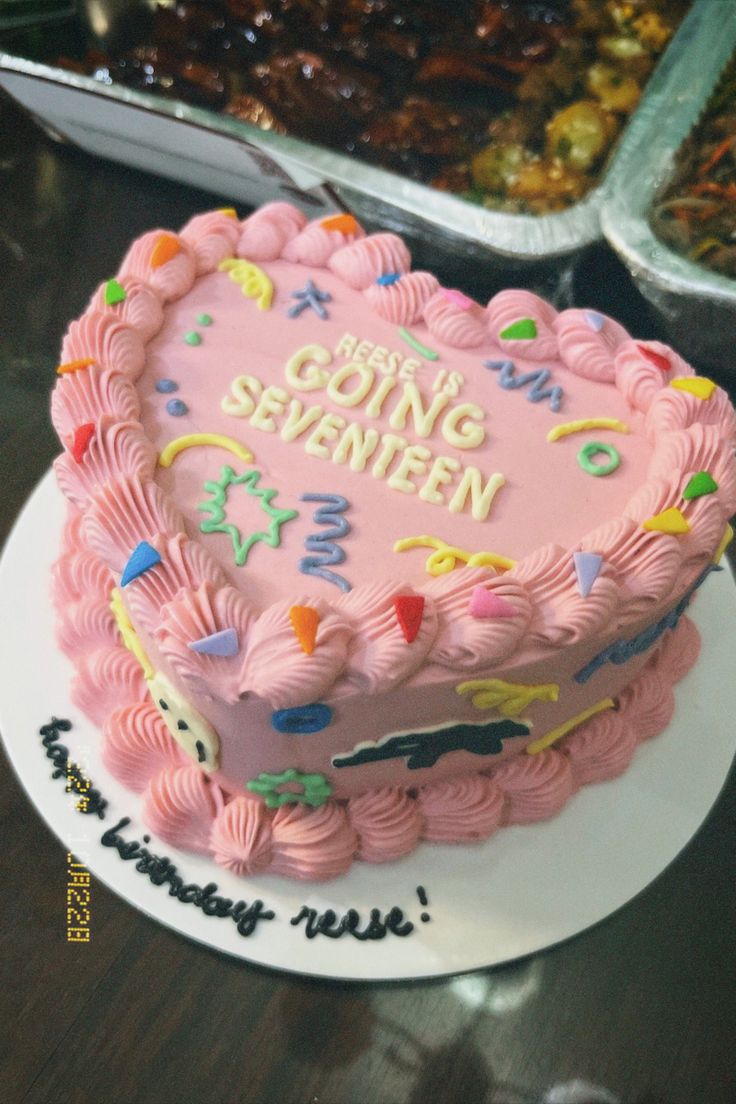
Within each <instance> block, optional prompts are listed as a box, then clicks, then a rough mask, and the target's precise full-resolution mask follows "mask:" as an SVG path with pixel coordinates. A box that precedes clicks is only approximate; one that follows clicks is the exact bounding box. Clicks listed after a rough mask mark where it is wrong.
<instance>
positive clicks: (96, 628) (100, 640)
mask: <svg viewBox="0 0 736 1104" xmlns="http://www.w3.org/2000/svg"><path fill="white" fill-rule="evenodd" d="M56 640H57V643H58V645H59V647H60V648H61V650H62V652H63V653H64V655H66V656H69V658H70V659H74V658H75V657H76V656H78V655H79V654H80V652H83V651H85V650H86V649H89V648H100V647H103V646H105V645H107V646H108V647H112V646H113V645H115V644H117V642H118V630H117V627H116V625H115V619H114V617H113V615H112V612H111V610H110V604H109V602H108V601H107V599H105V598H102V599H101V598H99V597H97V596H95V595H91V596H89V597H84V598H80V599H79V601H77V602H71V603H70V604H69V605H68V606H67V607H66V610H65V612H64V618H63V620H62V621H61V623H60V625H59V627H58V631H57V634H56Z"/></svg>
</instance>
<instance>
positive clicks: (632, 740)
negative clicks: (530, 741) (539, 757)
mask: <svg viewBox="0 0 736 1104" xmlns="http://www.w3.org/2000/svg"><path fill="white" fill-rule="evenodd" d="M637 744H638V739H637V735H636V729H635V728H634V726H633V725H632V724H631V723H630V721H629V720H627V718H626V717H622V716H619V714H618V713H616V712H615V711H614V710H609V711H608V712H606V713H599V714H598V715H597V716H595V717H592V718H591V719H590V720H589V721H588V722H587V723H586V724H584V725H581V726H580V727H579V728H577V729H576V730H575V731H574V732H572V733H571V734H570V735H569V736H566V737H565V738H564V739H562V740H560V742H559V744H558V745H557V749H558V751H560V752H561V753H562V754H563V755H566V756H568V758H569V759H570V761H571V763H572V770H573V775H574V777H575V781H576V783H577V784H578V786H587V785H588V783H590V782H605V781H607V779H609V778H616V777H617V775H619V774H623V772H624V771H625V770H626V768H627V767H628V765H629V763H630V762H631V760H632V759H633V757H634V752H635V751H636V747H637Z"/></svg>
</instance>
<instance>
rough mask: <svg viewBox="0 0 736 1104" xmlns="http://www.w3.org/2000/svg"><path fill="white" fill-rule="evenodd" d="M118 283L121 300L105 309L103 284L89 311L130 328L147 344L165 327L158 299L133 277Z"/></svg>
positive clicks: (140, 281) (141, 282)
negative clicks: (106, 316)
mask: <svg viewBox="0 0 736 1104" xmlns="http://www.w3.org/2000/svg"><path fill="white" fill-rule="evenodd" d="M118 283H119V284H120V285H121V287H122V288H123V290H124V291H125V298H124V299H122V300H121V301H120V302H119V303H111V304H109V305H108V304H107V303H106V302H105V288H106V287H107V280H105V281H104V283H102V284H100V286H99V287H98V289H97V291H96V292H95V293H94V295H93V296H92V299H91V300H90V304H89V307H88V310H90V311H105V312H106V313H108V314H110V315H111V316H112V317H113V318H116V319H118V321H120V322H124V323H125V324H126V326H132V327H133V329H134V330H137V331H138V333H139V334H140V335H141V338H142V339H143V341H144V342H147V341H150V340H151V338H152V337H155V335H156V334H157V333H158V331H159V330H160V329H161V327H162V326H163V324H164V308H163V306H162V303H161V297H160V296H159V295H158V294H157V293H156V292H155V291H154V290H153V288H152V287H149V285H148V284H147V283H145V281H143V280H138V279H137V278H136V277H135V276H126V277H124V278H123V279H121V280H119V281H118Z"/></svg>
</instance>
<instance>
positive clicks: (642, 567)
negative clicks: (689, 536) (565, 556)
mask: <svg viewBox="0 0 736 1104" xmlns="http://www.w3.org/2000/svg"><path fill="white" fill-rule="evenodd" d="M580 551H582V552H594V553H597V555H599V556H602V557H603V559H604V561H605V563H606V564H607V565H608V567H609V569H611V570H613V572H614V573H615V578H616V581H617V583H618V584H619V587H620V595H621V605H620V606H619V608H618V610H617V626H618V627H621V626H622V625H626V624H632V623H633V622H635V621H639V620H640V619H641V618H644V617H646V616H647V615H648V614H650V612H651V613H653V612H654V611H655V610H656V609H657V608H658V607H659V606H660V605H661V603H662V602H663V601H664V600H665V599H666V597H667V595H669V594H671V593H672V590H673V587H674V586H675V584H676V582H677V580H678V578H679V575H680V570H681V566H682V558H683V557H682V548H681V546H680V544H679V542H678V540H677V537H673V536H670V535H669V534H667V533H652V532H649V531H648V530H646V529H643V528H642V527H641V525H640V524H638V523H637V522H635V521H632V519H631V518H625V517H619V518H613V519H611V520H610V521H607V522H604V523H603V525H601V526H599V528H598V529H594V530H593V531H592V532H591V533H588V534H587V536H585V537H584V538H583V539H582V540H581V542H580Z"/></svg>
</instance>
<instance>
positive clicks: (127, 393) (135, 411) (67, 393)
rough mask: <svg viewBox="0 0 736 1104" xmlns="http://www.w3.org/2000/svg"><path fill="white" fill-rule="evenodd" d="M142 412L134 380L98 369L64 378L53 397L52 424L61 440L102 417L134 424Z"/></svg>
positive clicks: (61, 378) (117, 373)
mask: <svg viewBox="0 0 736 1104" xmlns="http://www.w3.org/2000/svg"><path fill="white" fill-rule="evenodd" d="M140 411H141V404H140V400H139V398H138V393H137V391H136V389H135V387H134V386H133V383H132V382H131V380H129V379H128V378H127V377H126V376H124V375H122V374H121V373H120V372H110V371H101V370H100V369H99V368H95V367H92V368H89V369H88V370H87V371H85V372H73V373H72V374H71V375H68V376H61V377H60V379H59V382H58V384H57V386H56V387H55V388H54V392H53V394H52V396H51V421H52V422H53V424H54V429H55V430H56V432H57V433H58V434H59V436H60V437H61V438H62V440H64V439H65V438H69V437H72V436H73V434H74V430H75V429H76V428H77V426H80V425H85V424H88V423H90V422H97V420H98V419H99V417H100V415H105V414H107V415H109V416H111V417H113V418H114V419H115V421H118V422H135V421H137V420H138V415H139V414H140Z"/></svg>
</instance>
